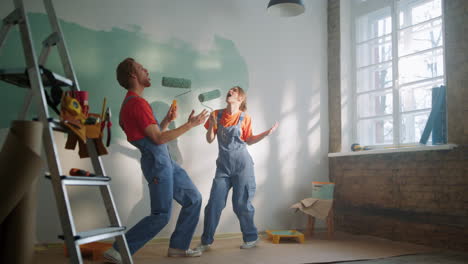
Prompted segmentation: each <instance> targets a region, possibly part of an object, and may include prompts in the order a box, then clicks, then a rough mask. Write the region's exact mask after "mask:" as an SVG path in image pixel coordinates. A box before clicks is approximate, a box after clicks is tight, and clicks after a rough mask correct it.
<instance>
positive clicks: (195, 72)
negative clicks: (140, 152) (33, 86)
mask: <svg viewBox="0 0 468 264" xmlns="http://www.w3.org/2000/svg"><path fill="white" fill-rule="evenodd" d="M28 17H29V22H30V25H31V29H32V35H33V39H34V42H35V43H34V44H35V47H36V53H37V55H39V53H40V50H41V42H42V40H43V39H45V38H46V37H47V36H48V34H50V32H51V31H50V26H49V22H48V19H47V17H46V15H44V14H41V13H31V14H29V16H28ZM61 26H62V31H63V33H64V35H65V39H66V42H67V46H68V49H69V52H70V56H71V58H72V62H73V65H74V68H75V71H76V75H77V77H78V81H79V85H80V89H81V90H86V91H89V96H90V102H89V104H90V107H91V112H98V113H99V112H100V111H101V106H102V100H103V98H104V97H107V101H108V104H109V105H110V107H111V109H112V112H113V117H112V121H113V123H114V126H113V136H114V137H118V138H123V137H124V135H123V133H122V131H121V130H120V129H119V128H118V119H117V116H118V111H119V109H120V104H121V101H122V99H123V97H124V95H125V92H126V91H125V90H124V89H123V88H121V87H120V86H119V85H118V83H117V81H116V80H115V68H116V66H117V64H118V63H119V62H120V61H122V60H123V59H124V58H126V57H133V58H135V59H136V60H137V61H139V62H140V63H142V64H143V65H144V66H145V67H146V68H147V69H148V71H149V72H150V75H151V79H152V84H153V85H152V87H151V88H148V89H147V90H146V91H145V94H144V96H145V98H146V99H147V100H148V101H149V102H150V103H151V104H152V106H153V110H154V111H155V113H156V117H157V118H158V119H161V118H163V117H164V115H165V114H166V112H167V109H168V107H169V105H170V103H171V101H172V99H173V97H174V96H176V95H177V94H180V93H182V92H184V91H186V90H184V89H177V88H165V87H162V86H161V78H162V77H163V76H168V77H180V78H187V79H190V80H191V81H192V92H191V93H189V94H187V95H183V96H182V97H179V98H178V99H179V100H178V101H179V106H180V107H179V119H178V120H176V126H179V125H180V124H181V123H182V122H184V121H185V119H186V117H187V116H188V114H189V113H190V111H191V110H192V109H196V110H197V109H198V110H200V109H201V108H202V106H201V105H200V103H199V102H198V101H197V99H196V98H197V96H198V94H200V93H203V92H207V91H210V90H212V89H220V90H221V92H222V98H220V99H217V100H216V101H213V102H211V104H212V106H220V105H221V106H222V105H223V104H222V100H224V99H223V98H224V94H225V93H226V92H227V91H228V90H229V89H230V88H231V87H232V86H234V85H240V86H241V87H243V88H245V89H247V90H248V88H249V87H248V86H249V83H248V80H249V76H248V69H247V65H246V63H245V61H244V59H243V58H242V56H241V55H240V54H239V51H238V49H237V48H236V46H235V43H234V42H233V41H232V40H229V39H225V38H222V37H220V36H217V35H214V41H213V47H212V48H211V49H210V50H208V51H203V52H201V51H198V50H197V49H196V48H195V47H194V46H193V45H192V44H191V43H188V42H186V41H182V40H179V39H177V38H176V37H174V38H173V39H171V40H169V41H167V42H165V43H160V42H156V41H153V40H151V39H150V37H149V36H147V35H145V34H143V33H142V32H141V28H139V26H132V27H131V29H130V30H123V29H118V28H113V29H112V30H111V31H96V30H92V29H89V28H85V27H82V26H80V25H78V24H76V23H68V22H65V21H61ZM175 33H176V32H175ZM24 65H25V63H24V56H23V54H22V47H21V45H20V38H19V32H18V29H17V27H15V28H14V30H12V31H11V32H10V33H9V35H8V38H7V41H6V43H5V46H4V48H3V50H2V51H0V68H2V69H3V68H18V67H24ZM46 67H47V68H50V69H52V70H54V71H56V72H58V73H63V71H62V70H61V65H60V62H59V58H58V54H57V52H56V51H55V50H54V52H52V53H51V55H50V56H49V59H48V62H47V65H46ZM0 89H2V97H3V100H2V101H3V107H2V109H6V111H4V112H3V114H2V115H1V116H0V127H1V128H5V127H8V126H9V124H10V122H11V121H12V120H14V119H16V118H17V115H18V113H19V111H20V109H21V106H22V103H23V97H24V95H25V94H26V90H25V89H18V88H15V87H13V86H11V85H9V84H7V83H5V82H0ZM6 98H7V100H5V99H6ZM208 104H210V103H208ZM31 116H32V115H31Z"/></svg>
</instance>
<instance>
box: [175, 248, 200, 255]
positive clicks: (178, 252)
mask: <svg viewBox="0 0 468 264" xmlns="http://www.w3.org/2000/svg"><path fill="white" fill-rule="evenodd" d="M201 255H202V252H201V251H200V250H197V249H190V248H189V249H187V250H183V249H178V248H169V249H168V250H167V256H168V257H199V256H201Z"/></svg>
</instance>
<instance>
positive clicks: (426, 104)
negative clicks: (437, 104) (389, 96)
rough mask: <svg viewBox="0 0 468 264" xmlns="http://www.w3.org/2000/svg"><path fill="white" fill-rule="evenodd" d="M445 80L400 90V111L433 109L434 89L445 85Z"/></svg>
mask: <svg viewBox="0 0 468 264" xmlns="http://www.w3.org/2000/svg"><path fill="white" fill-rule="evenodd" d="M443 81H444V80H443V79H438V80H434V81H430V82H424V83H418V84H415V85H410V86H406V87H403V88H401V89H400V111H402V112H406V111H413V110H420V109H426V108H431V107H432V88H433V87H439V86H440V85H442V84H443Z"/></svg>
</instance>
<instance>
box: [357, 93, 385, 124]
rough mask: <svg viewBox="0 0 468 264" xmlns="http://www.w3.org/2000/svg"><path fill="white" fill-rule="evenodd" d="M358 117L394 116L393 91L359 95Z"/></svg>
mask: <svg viewBox="0 0 468 264" xmlns="http://www.w3.org/2000/svg"><path fill="white" fill-rule="evenodd" d="M357 102H358V117H359V118H362V117H369V116H378V115H388V114H392V111H393V107H392V106H393V96H392V90H391V89H390V90H387V91H381V92H375V93H368V94H362V95H359V96H358V98H357Z"/></svg>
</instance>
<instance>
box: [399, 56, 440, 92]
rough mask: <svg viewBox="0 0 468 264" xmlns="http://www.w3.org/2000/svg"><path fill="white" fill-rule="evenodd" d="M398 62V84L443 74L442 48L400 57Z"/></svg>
mask: <svg viewBox="0 0 468 264" xmlns="http://www.w3.org/2000/svg"><path fill="white" fill-rule="evenodd" d="M398 64H399V75H400V78H399V79H400V84H405V83H408V82H414V81H419V80H424V79H429V78H435V77H439V76H442V75H443V74H444V65H443V55H442V49H436V50H432V51H428V52H425V53H421V54H417V55H414V56H409V57H405V58H401V59H400V61H399V63H398Z"/></svg>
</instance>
